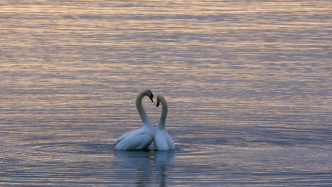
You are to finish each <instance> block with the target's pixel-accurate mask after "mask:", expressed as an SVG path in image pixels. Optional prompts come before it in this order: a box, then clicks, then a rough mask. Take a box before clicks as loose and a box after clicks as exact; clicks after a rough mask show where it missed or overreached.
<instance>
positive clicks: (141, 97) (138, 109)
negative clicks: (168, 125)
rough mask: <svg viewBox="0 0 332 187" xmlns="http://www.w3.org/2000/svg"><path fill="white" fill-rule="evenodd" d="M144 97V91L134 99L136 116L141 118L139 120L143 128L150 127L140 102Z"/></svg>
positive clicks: (150, 124)
mask: <svg viewBox="0 0 332 187" xmlns="http://www.w3.org/2000/svg"><path fill="white" fill-rule="evenodd" d="M144 96H145V92H144V91H143V92H141V93H140V94H138V96H137V98H136V108H137V111H138V114H139V115H140V116H141V119H142V121H143V127H145V126H152V123H151V121H150V119H149V117H148V115H147V114H146V112H145V110H144V108H143V104H142V100H143V97H144Z"/></svg>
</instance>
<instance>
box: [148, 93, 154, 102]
mask: <svg viewBox="0 0 332 187" xmlns="http://www.w3.org/2000/svg"><path fill="white" fill-rule="evenodd" d="M149 98H150V99H151V101H152V102H153V94H152V93H151V95H150V97H149Z"/></svg>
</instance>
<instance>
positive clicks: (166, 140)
mask: <svg viewBox="0 0 332 187" xmlns="http://www.w3.org/2000/svg"><path fill="white" fill-rule="evenodd" d="M160 102H161V105H162V110H161V116H160V119H159V122H158V125H157V127H156V129H155V131H154V138H153V144H154V146H155V148H156V149H157V150H172V149H175V145H174V142H173V140H172V138H171V136H170V135H169V134H168V133H167V131H166V129H165V121H166V117H167V110H168V107H167V103H166V100H165V98H164V96H162V95H158V96H157V107H158V106H159V103H160Z"/></svg>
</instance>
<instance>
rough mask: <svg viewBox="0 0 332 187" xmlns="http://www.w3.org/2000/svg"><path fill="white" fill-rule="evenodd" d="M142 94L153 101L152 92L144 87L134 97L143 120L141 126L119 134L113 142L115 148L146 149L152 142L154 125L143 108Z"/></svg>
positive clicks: (124, 149)
mask: <svg viewBox="0 0 332 187" xmlns="http://www.w3.org/2000/svg"><path fill="white" fill-rule="evenodd" d="M144 96H148V97H149V98H150V99H151V101H152V102H153V94H152V92H151V90H149V89H146V90H143V91H142V92H141V93H139V94H138V96H137V98H136V108H137V111H138V113H139V115H140V116H141V119H142V121H143V127H142V128H140V129H136V130H133V131H130V132H128V133H126V134H123V135H122V136H120V137H119V138H118V139H117V140H116V141H115V142H114V145H115V148H114V149H115V150H123V151H127V150H141V149H147V148H148V147H149V146H150V144H151V143H152V140H153V135H154V126H153V125H152V123H151V121H150V119H149V117H148V115H147V114H146V112H145V110H144V108H143V105H142V99H143V97H144Z"/></svg>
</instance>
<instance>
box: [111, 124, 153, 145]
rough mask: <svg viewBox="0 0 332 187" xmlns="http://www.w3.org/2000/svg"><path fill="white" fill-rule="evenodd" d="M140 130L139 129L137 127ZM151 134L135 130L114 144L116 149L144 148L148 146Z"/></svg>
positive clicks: (151, 137)
mask: <svg viewBox="0 0 332 187" xmlns="http://www.w3.org/2000/svg"><path fill="white" fill-rule="evenodd" d="M138 130H140V129H138ZM152 139H153V136H151V135H149V134H148V133H147V132H144V131H136V132H134V133H132V134H130V135H129V136H127V137H126V138H124V139H123V140H122V141H121V142H120V143H118V144H117V145H116V146H115V149H117V150H135V149H146V148H148V147H149V146H150V144H151V142H152Z"/></svg>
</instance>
